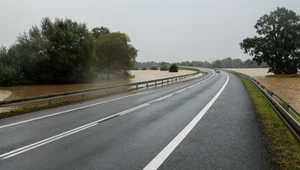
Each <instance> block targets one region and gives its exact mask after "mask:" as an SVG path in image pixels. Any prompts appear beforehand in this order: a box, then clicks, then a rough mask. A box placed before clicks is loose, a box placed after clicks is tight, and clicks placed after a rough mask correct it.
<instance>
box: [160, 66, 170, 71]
mask: <svg viewBox="0 0 300 170" xmlns="http://www.w3.org/2000/svg"><path fill="white" fill-rule="evenodd" d="M168 70H169V69H168V68H167V67H162V68H160V71H168Z"/></svg>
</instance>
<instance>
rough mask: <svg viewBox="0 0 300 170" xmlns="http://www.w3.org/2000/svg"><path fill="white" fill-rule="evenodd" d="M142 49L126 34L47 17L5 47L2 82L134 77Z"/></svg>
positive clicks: (1, 54) (0, 57)
mask: <svg viewBox="0 0 300 170" xmlns="http://www.w3.org/2000/svg"><path fill="white" fill-rule="evenodd" d="M136 56H137V49H136V48H135V47H134V46H133V45H132V44H130V38H129V37H128V36H127V35H126V34H125V33H120V32H110V30H109V29H108V28H106V27H96V28H93V29H92V30H89V29H88V28H87V26H86V24H84V23H78V22H76V21H72V20H71V19H59V18H56V19H55V20H54V21H52V20H50V19H49V18H47V17H46V18H44V19H43V20H42V21H41V24H40V26H33V27H32V28H31V29H29V31H28V32H26V33H23V34H21V35H19V36H18V37H17V41H16V43H14V44H13V45H11V46H10V47H8V48H6V47H1V48H0V85H14V84H40V83H81V82H90V81H96V80H102V79H110V78H113V77H124V78H126V77H129V76H130V74H129V73H128V72H127V71H128V70H130V69H131V68H132V65H133V63H134V62H135V60H136Z"/></svg>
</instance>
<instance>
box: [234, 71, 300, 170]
mask: <svg viewBox="0 0 300 170" xmlns="http://www.w3.org/2000/svg"><path fill="white" fill-rule="evenodd" d="M236 76H238V77H239V78H240V79H241V81H242V82H243V84H244V85H245V87H246V89H247V91H248V93H249V95H250V97H251V100H252V102H253V106H254V108H255V110H256V113H257V115H258V119H259V123H260V128H261V132H262V134H263V136H264V140H265V143H266V146H267V150H268V152H269V157H270V163H271V164H272V165H273V166H274V167H273V168H275V169H300V145H299V143H298V142H297V141H296V139H295V138H294V137H293V136H292V134H291V133H290V132H289V130H288V129H287V128H286V127H285V125H284V123H283V122H282V120H281V119H280V118H279V116H278V115H277V114H276V113H275V111H274V110H273V109H272V107H271V106H270V105H269V103H268V102H267V101H266V99H265V98H264V97H263V95H262V94H261V93H260V92H259V90H258V89H256V87H255V86H254V85H253V84H251V82H250V81H249V80H247V79H246V78H245V77H243V76H241V75H239V74H236Z"/></svg>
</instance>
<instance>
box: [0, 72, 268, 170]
mask: <svg viewBox="0 0 300 170" xmlns="http://www.w3.org/2000/svg"><path fill="white" fill-rule="evenodd" d="M229 77H230V78H228V77H227V76H226V74H224V73H221V74H215V75H213V74H212V73H210V74H209V75H206V76H204V77H202V78H201V79H197V80H193V81H189V82H186V83H180V84H176V85H172V86H169V87H166V88H161V89H155V90H149V91H146V92H143V93H141V94H137V95H133V96H129V97H126V98H122V99H119V100H114V101H111V102H108V103H104V104H99V105H94V106H91V107H87V108H83V109H80V110H74V111H71V112H67V113H63V114H59V115H55V116H52V117H47V118H43V119H39V120H34V121H31V122H26V123H22V124H17V125H12V126H7V127H5V125H9V124H11V123H15V122H19V121H24V120H28V119H31V118H35V117H39V116H45V115H50V114H53V113H55V112H59V111H62V110H66V109H72V108H74V107H81V106H82V105H87V104H94V103H99V102H103V100H109V99H108V98H106V99H101V100H96V101H90V102H85V103H84V104H81V105H73V106H68V107H67V108H65V107H64V108H59V109H52V110H48V111H42V112H37V113H32V114H29V115H23V116H17V117H14V118H8V119H3V120H0V137H1V141H0V158H1V159H2V160H0V169H142V168H144V167H146V166H147V165H148V163H149V162H151V160H153V158H155V157H157V155H158V154H159V153H160V152H161V151H162V150H163V149H164V148H165V147H166V146H167V145H168V144H169V143H170V142H171V141H172V140H173V139H174V138H175V137H176V136H177V135H178V134H179V133H180V132H181V131H182V129H184V128H185V127H186V126H187V125H188V124H189V123H190V122H191V121H192V120H193V119H194V118H195V116H196V115H198V113H199V112H200V111H201V110H203V108H205V106H206V105H207V104H208V103H209V102H210V101H211V99H212V98H213V97H214V96H215V95H216V94H217V93H218V92H220V89H221V88H222V87H225V89H224V91H221V93H220V97H219V98H217V100H216V102H215V103H213V105H212V107H211V108H210V109H209V110H208V112H207V113H206V114H205V115H204V116H203V119H201V120H200V122H198V123H197V124H196V126H195V128H194V129H193V130H192V131H191V133H190V134H188V135H187V137H186V138H185V139H183V141H182V142H181V143H180V144H179V146H178V148H176V149H175V150H174V153H171V155H169V156H168V157H167V160H166V161H165V162H164V164H163V165H162V166H161V168H162V169H170V168H169V167H170V166H171V167H172V168H171V169H182V168H184V167H190V168H188V169H199V167H201V168H205V167H206V169H208V167H209V166H213V165H214V163H217V165H214V166H215V167H227V168H230V167H236V163H235V162H232V161H230V160H227V161H225V162H226V163H224V162H222V161H219V162H218V161H209V160H219V159H220V157H222V156H226V154H218V149H216V148H214V147H211V145H209V144H207V146H209V147H206V145H203V142H201V139H202V137H201V136H203V137H205V139H206V140H207V142H208V143H215V142H217V143H218V142H222V141H224V139H223V138H222V137H217V138H210V135H209V133H207V131H208V132H211V133H212V132H215V130H214V128H212V127H210V126H209V125H214V127H218V130H217V131H216V134H220V133H221V132H222V134H223V135H221V136H223V137H224V134H225V136H226V134H228V136H231V138H226V139H228V140H229V141H234V143H233V144H240V143H245V144H250V146H252V147H250V148H249V147H244V148H243V147H242V146H244V145H240V147H237V148H234V146H232V145H231V144H232V143H230V142H228V143H227V145H224V148H223V150H224V151H226V150H227V151H228V153H230V154H228V155H232V154H237V155H235V157H237V158H238V159H240V160H241V161H240V164H238V165H248V164H247V159H248V158H249V157H253V156H255V157H256V158H252V159H251V160H252V161H250V162H251V165H253V167H254V168H256V169H260V168H266V167H267V165H266V163H264V160H265V159H266V154H265V153H264V149H263V144H262V139H261V136H260V135H259V131H258V125H257V123H256V122H255V118H254V112H253V108H252V107H251V103H250V102H249V97H248V96H247V94H246V93H245V89H243V86H242V84H241V83H240V82H239V81H238V80H237V79H236V78H235V77H234V76H232V75H230V74H229ZM227 80H229V82H228V84H227V85H226V81H227ZM232 89H233V90H232ZM235 90H236V91H235ZM232 91H235V92H234V93H232ZM170 95H172V96H170ZM118 97H124V95H121V96H118ZM228 98H230V100H228ZM234 98H236V99H234ZM221 99H222V100H221ZM233 99H234V101H238V102H240V103H239V104H238V105H236V106H235V105H232V103H231V102H230V101H232V100H233ZM228 105H229V106H232V108H231V109H227V110H226V106H228ZM245 106H246V107H245ZM124 111H126V112H124ZM222 112H223V113H224V114H217V113H222ZM116 114H117V115H121V116H116V117H112V118H111V119H109V120H105V121H103V122H95V121H97V120H101V119H103V118H105V117H109V116H112V115H116ZM207 117H208V118H207ZM223 118H227V119H226V121H225V120H224V121H220V120H223ZM232 121H233V122H232ZM232 124H234V125H235V126H234V127H232V129H231V128H226V127H227V126H228V125H232ZM84 125H86V126H84ZM217 125H219V126H217ZM223 125H227V126H225V128H224V129H222V128H221V127H222V126H223ZM245 125H246V126H245ZM1 126H2V127H3V128H1ZM240 126H242V127H240ZM199 127H200V128H199ZM238 127H240V128H238ZM76 128H77V129H76ZM243 128H244V130H245V131H243V130H242V131H241V130H239V129H243ZM196 129H198V130H196ZM220 129H221V130H220ZM72 130H73V131H72ZM195 131H196V132H195ZM203 131H204V132H203ZM247 132H249V133H247ZM59 134H60V135H59ZM192 134H193V135H192ZM55 135H58V136H55ZM194 135H196V136H198V138H200V139H199V140H197V141H198V142H199V143H198V144H199V146H198V144H195V141H193V140H194V139H190V138H192V137H193V136H194ZM52 136H54V137H53V138H51V137H52ZM213 136H214V135H213ZM241 136H248V137H247V138H245V137H244V138H241ZM235 137H236V138H235ZM43 140H44V141H43ZM225 141H226V140H225ZM37 142H39V143H37ZM34 143H35V144H34ZM39 145H40V146H39ZM202 145H203V147H204V148H207V149H206V150H203V149H199V148H201V147H200V146H202ZM26 146H27V147H26ZM188 146H193V147H188ZM22 147H25V148H22ZM232 148H234V149H232ZM253 148H254V149H253ZM18 149H19V150H18ZM238 149H241V150H243V151H244V152H242V153H249V154H248V155H245V154H242V153H241V152H240V151H238ZM177 150H180V152H179V151H177ZM10 151H15V152H12V153H10ZM196 151H197V152H196ZM6 153H7V155H5V154H6ZM189 153H191V155H192V156H191V157H182V156H181V157H180V156H178V154H179V155H182V154H184V155H189ZM203 153H205V154H206V155H210V156H212V157H205V158H206V159H205V158H203V157H201V155H204V154H203ZM208 153H210V154H208ZM14 154H15V155H14ZM1 155H2V156H1ZM9 156H12V157H9ZM6 157H8V158H6ZM239 157H240V158H239ZM186 158H189V160H190V159H191V162H193V163H194V164H192V163H190V162H188V161H187V160H186ZM174 159H175V160H180V161H179V162H185V163H186V162H187V164H183V163H181V164H178V161H175V162H174ZM199 160H203V161H205V162H206V163H203V164H202V163H200V162H199ZM258 160H260V161H258ZM248 162H249V161H248ZM261 162H262V163H261ZM189 164H190V165H191V166H189ZM192 165H193V166H192Z"/></svg>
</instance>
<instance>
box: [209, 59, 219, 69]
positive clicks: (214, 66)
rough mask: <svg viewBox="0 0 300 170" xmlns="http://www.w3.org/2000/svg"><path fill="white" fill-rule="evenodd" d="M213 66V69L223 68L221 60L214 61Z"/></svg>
mask: <svg viewBox="0 0 300 170" xmlns="http://www.w3.org/2000/svg"><path fill="white" fill-rule="evenodd" d="M211 65H212V67H213V68H221V61H220V60H216V61H213V62H212V64H211Z"/></svg>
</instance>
